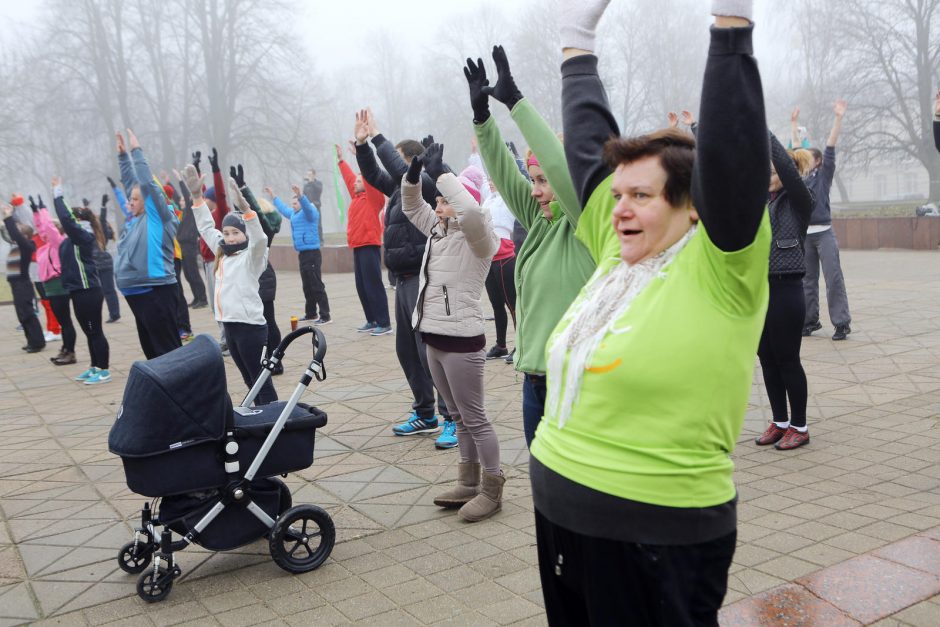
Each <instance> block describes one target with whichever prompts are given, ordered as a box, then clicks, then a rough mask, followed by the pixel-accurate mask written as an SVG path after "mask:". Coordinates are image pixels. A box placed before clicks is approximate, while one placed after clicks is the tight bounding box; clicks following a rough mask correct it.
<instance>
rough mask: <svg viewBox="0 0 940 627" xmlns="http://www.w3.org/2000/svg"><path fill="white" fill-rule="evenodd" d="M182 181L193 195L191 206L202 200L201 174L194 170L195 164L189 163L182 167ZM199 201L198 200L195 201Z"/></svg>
mask: <svg viewBox="0 0 940 627" xmlns="http://www.w3.org/2000/svg"><path fill="white" fill-rule="evenodd" d="M183 183H185V184H186V187H188V188H189V193H190V194H192V197H193V207H195V206H196V205H198V204H201V201H202V176H201V175H200V174H199V172H197V171H196V166H194V165H193V164H191V163H189V164H187V165H186V167H185V168H183ZM196 201H199V202H196Z"/></svg>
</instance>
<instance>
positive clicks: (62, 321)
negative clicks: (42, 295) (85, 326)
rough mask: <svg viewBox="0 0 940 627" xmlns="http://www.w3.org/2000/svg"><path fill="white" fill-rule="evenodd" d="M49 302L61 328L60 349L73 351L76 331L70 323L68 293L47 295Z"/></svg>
mask: <svg viewBox="0 0 940 627" xmlns="http://www.w3.org/2000/svg"><path fill="white" fill-rule="evenodd" d="M49 304H50V305H51V306H52V313H54V314H55V318H56V320H58V321H59V326H60V327H61V328H62V350H64V351H66V352H69V353H74V352H75V336H76V333H75V325H73V324H72V314H71V313H70V312H69V295H68V294H58V295H56V296H49Z"/></svg>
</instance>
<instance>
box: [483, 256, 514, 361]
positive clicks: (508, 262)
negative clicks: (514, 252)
mask: <svg viewBox="0 0 940 627" xmlns="http://www.w3.org/2000/svg"><path fill="white" fill-rule="evenodd" d="M515 271H516V258H515V257H507V258H506V259H501V260H499V261H494V262H493V263H492V264H491V265H490V272H489V274H487V275H486V294H487V296H489V297H490V303H491V304H492V305H493V320H494V322H495V323H496V345H497V346H506V328H507V327H508V326H509V319H508V318H507V317H506V310H507V309H508V310H509V315H510V316H512V326H513V328H515V326H516V281H515V278H514V273H515Z"/></svg>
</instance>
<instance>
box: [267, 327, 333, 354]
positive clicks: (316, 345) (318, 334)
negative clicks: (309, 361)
mask: <svg viewBox="0 0 940 627" xmlns="http://www.w3.org/2000/svg"><path fill="white" fill-rule="evenodd" d="M307 333H313V360H314V361H316V362H322V361H323V357H324V356H326V336H325V335H323V331H321V330H320V329H318V328H316V327H312V326H304V327H300V328H299V329H297V330H296V331H291V332H290V333H288V334H287V335H285V336H284V339H282V340H281V343H280V344H278V345H277V348H275V349H274V353H273V355H274V356H276V357H277V359H278V361H280V360H281V359H282V358H283V357H284V353H285V352H286V351H287V347H288V346H290V345H291V343H292V342H293V341H294V340H296V339H297V338H299V337H300V336H301V335H306V334H307Z"/></svg>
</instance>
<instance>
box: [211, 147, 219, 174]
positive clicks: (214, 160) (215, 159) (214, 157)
mask: <svg viewBox="0 0 940 627" xmlns="http://www.w3.org/2000/svg"><path fill="white" fill-rule="evenodd" d="M209 165H211V166H212V171H213V172H220V170H219V151H218V150H216V149H215V148H213V149H212V154H211V155H209Z"/></svg>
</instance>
